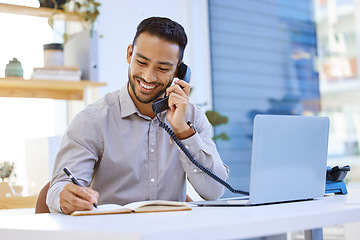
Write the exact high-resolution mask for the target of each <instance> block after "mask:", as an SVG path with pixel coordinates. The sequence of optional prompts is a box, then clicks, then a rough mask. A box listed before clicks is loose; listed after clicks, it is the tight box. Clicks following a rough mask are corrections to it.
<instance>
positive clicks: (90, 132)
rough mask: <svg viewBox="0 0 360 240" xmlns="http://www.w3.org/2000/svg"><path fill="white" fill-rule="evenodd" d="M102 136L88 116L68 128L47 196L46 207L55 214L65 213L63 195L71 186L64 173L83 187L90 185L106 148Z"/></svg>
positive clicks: (77, 117) (84, 115) (76, 118)
mask: <svg viewBox="0 0 360 240" xmlns="http://www.w3.org/2000/svg"><path fill="white" fill-rule="evenodd" d="M98 135H99V133H98V129H97V127H96V124H94V121H92V119H91V115H90V114H88V113H85V112H81V113H79V114H78V115H77V116H76V117H75V118H74V119H73V121H72V122H71V123H70V125H69V126H68V129H67V131H66V133H65V135H64V137H63V139H62V142H61V146H60V151H59V152H58V154H57V156H56V160H55V165H54V170H53V175H52V179H51V184H50V188H49V191H48V194H47V200H46V203H47V205H48V207H49V209H50V211H51V212H61V209H60V203H59V194H60V192H61V191H62V189H63V188H64V186H65V185H66V184H67V183H70V182H71V181H70V180H69V178H68V177H67V175H66V174H65V173H64V172H63V168H64V167H67V168H69V169H70V170H71V171H72V172H73V173H74V175H75V176H76V177H77V178H78V180H79V182H80V183H81V184H82V185H83V186H89V185H90V183H91V180H92V174H93V171H94V167H95V164H96V162H97V161H98V160H99V159H98V158H99V157H98V156H99V155H100V152H101V146H102V144H101V142H100V137H99V136H98Z"/></svg>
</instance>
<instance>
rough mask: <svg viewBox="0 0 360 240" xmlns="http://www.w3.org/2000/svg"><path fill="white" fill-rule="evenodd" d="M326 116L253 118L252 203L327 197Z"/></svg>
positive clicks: (327, 128) (327, 120)
mask: <svg viewBox="0 0 360 240" xmlns="http://www.w3.org/2000/svg"><path fill="white" fill-rule="evenodd" d="M328 134H329V119H328V118H327V117H313V116H311V117H309V116H289V115H257V116H256V117H255V119H254V131H253V147H252V158H251V174H250V203H251V204H261V203H271V202H283V201H293V200H303V199H312V198H318V197H322V196H324V193H325V179H326V163H327V151H328Z"/></svg>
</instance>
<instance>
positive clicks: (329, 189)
mask: <svg viewBox="0 0 360 240" xmlns="http://www.w3.org/2000/svg"><path fill="white" fill-rule="evenodd" d="M327 193H335V194H343V195H345V194H347V193H348V191H347V189H346V185H345V182H344V181H341V182H334V181H326V185H325V194H327Z"/></svg>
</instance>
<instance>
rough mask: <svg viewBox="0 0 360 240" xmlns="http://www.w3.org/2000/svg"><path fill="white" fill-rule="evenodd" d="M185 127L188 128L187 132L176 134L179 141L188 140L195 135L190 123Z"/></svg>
mask: <svg viewBox="0 0 360 240" xmlns="http://www.w3.org/2000/svg"><path fill="white" fill-rule="evenodd" d="M187 126H188V129H187V130H185V131H183V132H180V133H176V136H177V138H178V139H179V140H183V139H186V138H189V137H191V136H193V135H194V134H195V133H196V130H195V127H194V125H193V124H192V123H191V122H187Z"/></svg>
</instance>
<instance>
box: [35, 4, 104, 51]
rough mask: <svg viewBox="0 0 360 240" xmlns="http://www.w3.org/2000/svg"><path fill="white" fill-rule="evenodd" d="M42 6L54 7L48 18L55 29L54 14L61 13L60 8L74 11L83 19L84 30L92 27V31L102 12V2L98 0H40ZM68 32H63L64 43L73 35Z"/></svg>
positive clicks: (65, 10) (64, 10)
mask: <svg viewBox="0 0 360 240" xmlns="http://www.w3.org/2000/svg"><path fill="white" fill-rule="evenodd" d="M39 3H40V7H52V8H54V12H53V14H51V16H50V17H49V19H48V23H49V25H50V27H51V28H52V29H54V27H53V25H54V15H56V14H59V13H60V12H59V11H58V9H60V10H62V11H63V12H65V13H67V12H74V13H76V14H77V15H78V16H79V18H80V19H81V20H82V21H81V23H82V25H83V28H84V30H86V29H90V34H91V33H92V29H93V26H94V25H93V24H94V22H95V21H96V19H97V18H98V16H99V14H100V12H99V7H100V5H101V4H100V3H99V2H98V1H96V0H39ZM73 35H74V34H72V35H68V34H67V33H64V34H63V39H64V44H65V43H66V42H67V41H68V40H69V39H70V38H71V37H72V36H73Z"/></svg>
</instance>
